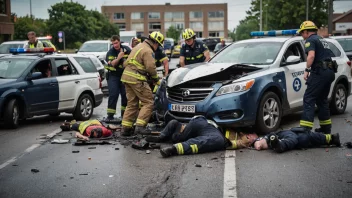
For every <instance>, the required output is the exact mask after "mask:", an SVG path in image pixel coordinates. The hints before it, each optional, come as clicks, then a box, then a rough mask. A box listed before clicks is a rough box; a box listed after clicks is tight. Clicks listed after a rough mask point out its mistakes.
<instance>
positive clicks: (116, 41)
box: [110, 35, 121, 50]
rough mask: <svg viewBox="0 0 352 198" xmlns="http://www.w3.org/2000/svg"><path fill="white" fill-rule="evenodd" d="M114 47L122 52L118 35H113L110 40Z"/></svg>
mask: <svg viewBox="0 0 352 198" xmlns="http://www.w3.org/2000/svg"><path fill="white" fill-rule="evenodd" d="M110 41H111V44H112V46H113V47H114V48H115V49H116V50H120V44H121V42H120V36H118V35H113V36H112V37H111V39H110Z"/></svg>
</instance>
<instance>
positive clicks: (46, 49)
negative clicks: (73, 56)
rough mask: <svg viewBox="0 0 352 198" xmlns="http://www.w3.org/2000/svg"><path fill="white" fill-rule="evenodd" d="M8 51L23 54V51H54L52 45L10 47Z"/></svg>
mask: <svg viewBox="0 0 352 198" xmlns="http://www.w3.org/2000/svg"><path fill="white" fill-rule="evenodd" d="M9 51H10V53H13V54H25V53H53V52H54V51H55V49H54V48H52V47H41V48H10V50H9Z"/></svg>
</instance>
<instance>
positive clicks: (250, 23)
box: [236, 19, 259, 41]
mask: <svg viewBox="0 0 352 198" xmlns="http://www.w3.org/2000/svg"><path fill="white" fill-rule="evenodd" d="M258 29H259V25H258V22H257V21H256V20H254V19H249V20H245V21H243V22H241V23H240V25H238V26H237V29H236V41H239V40H244V39H249V38H250V33H251V32H252V31H256V30H258Z"/></svg>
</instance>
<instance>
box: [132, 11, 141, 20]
mask: <svg viewBox="0 0 352 198" xmlns="http://www.w3.org/2000/svg"><path fill="white" fill-rule="evenodd" d="M131 19H144V13H143V12H132V13H131Z"/></svg>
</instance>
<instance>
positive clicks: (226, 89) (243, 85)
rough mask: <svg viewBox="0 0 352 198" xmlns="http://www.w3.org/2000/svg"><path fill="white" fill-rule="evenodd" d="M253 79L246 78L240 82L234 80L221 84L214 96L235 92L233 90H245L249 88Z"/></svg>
mask: <svg viewBox="0 0 352 198" xmlns="http://www.w3.org/2000/svg"><path fill="white" fill-rule="evenodd" d="M254 82H255V80H254V79H251V80H246V81H242V82H235V83H232V84H229V85H225V86H222V87H221V88H220V89H219V91H218V92H216V94H215V95H216V96H220V95H224V94H229V93H235V92H241V91H246V90H248V89H250V88H251V87H252V86H253V85H254Z"/></svg>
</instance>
